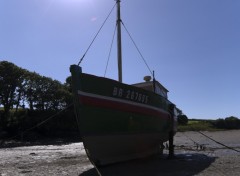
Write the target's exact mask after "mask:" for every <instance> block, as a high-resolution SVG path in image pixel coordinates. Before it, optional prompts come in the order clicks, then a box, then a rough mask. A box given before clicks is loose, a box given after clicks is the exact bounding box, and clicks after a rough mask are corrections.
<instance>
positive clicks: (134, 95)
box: [112, 87, 149, 104]
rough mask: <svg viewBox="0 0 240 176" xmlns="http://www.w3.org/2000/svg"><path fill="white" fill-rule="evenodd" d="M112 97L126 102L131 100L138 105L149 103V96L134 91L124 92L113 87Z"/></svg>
mask: <svg viewBox="0 0 240 176" xmlns="http://www.w3.org/2000/svg"><path fill="white" fill-rule="evenodd" d="M112 95H113V96H114V97H118V98H123V99H127V100H133V101H136V102H140V103H145V104H147V103H148V101H149V96H148V95H146V94H143V93H140V92H137V91H134V90H129V89H127V90H125V89H123V88H118V87H114V88H113V92H112Z"/></svg>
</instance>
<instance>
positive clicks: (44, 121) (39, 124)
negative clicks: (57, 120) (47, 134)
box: [0, 103, 73, 145]
mask: <svg viewBox="0 0 240 176" xmlns="http://www.w3.org/2000/svg"><path fill="white" fill-rule="evenodd" d="M72 106H73V103H72V104H70V105H69V106H67V107H66V108H64V109H63V110H61V111H59V112H57V113H56V114H54V115H52V116H50V117H48V118H47V119H45V120H43V121H42V122H40V123H38V124H37V125H35V126H33V127H31V128H29V129H26V130H25V131H23V132H21V133H20V134H17V135H15V136H12V137H10V138H8V139H5V140H3V141H2V142H1V143H0V144H1V145H2V144H3V143H4V142H5V141H7V140H11V139H14V138H16V137H17V136H20V135H23V134H24V133H26V132H28V131H31V130H33V129H34V128H37V127H39V126H41V125H42V124H44V123H46V122H47V121H49V120H50V119H52V118H53V117H55V116H57V115H59V114H61V113H62V112H63V111H65V110H67V109H68V108H70V107H72Z"/></svg>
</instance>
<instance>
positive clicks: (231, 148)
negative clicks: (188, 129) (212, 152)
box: [197, 131, 240, 153]
mask: <svg viewBox="0 0 240 176" xmlns="http://www.w3.org/2000/svg"><path fill="white" fill-rule="evenodd" d="M197 132H198V133H200V134H201V135H203V136H205V137H206V138H208V139H210V140H212V141H214V142H216V143H217V144H219V145H221V146H224V147H226V148H228V149H230V150H233V151H235V152H238V153H240V151H239V150H236V149H235V148H233V147H229V146H227V145H225V144H223V143H221V142H218V141H216V140H214V139H213V138H211V137H209V136H207V135H206V134H204V133H202V132H200V131H197Z"/></svg>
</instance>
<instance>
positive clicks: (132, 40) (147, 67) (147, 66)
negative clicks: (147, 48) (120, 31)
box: [121, 21, 153, 76]
mask: <svg viewBox="0 0 240 176" xmlns="http://www.w3.org/2000/svg"><path fill="white" fill-rule="evenodd" d="M121 23H122V25H123V27H124V29H125V30H126V31H127V34H128V36H129V37H130V39H131V40H132V42H133V44H134V46H135V47H136V49H137V51H138V53H139V54H140V56H141V58H142V60H143V61H144V63H145V65H146V66H147V68H148V70H149V72H150V73H151V75H152V76H153V73H152V71H151V69H150V67H149V66H148V64H147V62H146V60H145V59H144V57H143V55H142V53H141V52H140V50H139V48H138V47H137V44H136V42H135V41H134V40H133V38H132V36H131V34H130V33H129V31H128V30H127V28H126V26H125V25H124V23H123V22H122V21H121Z"/></svg>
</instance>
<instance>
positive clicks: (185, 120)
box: [178, 115, 188, 125]
mask: <svg viewBox="0 0 240 176" xmlns="http://www.w3.org/2000/svg"><path fill="white" fill-rule="evenodd" d="M187 123H188V117H187V116H186V115H178V124H180V125H187Z"/></svg>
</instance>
